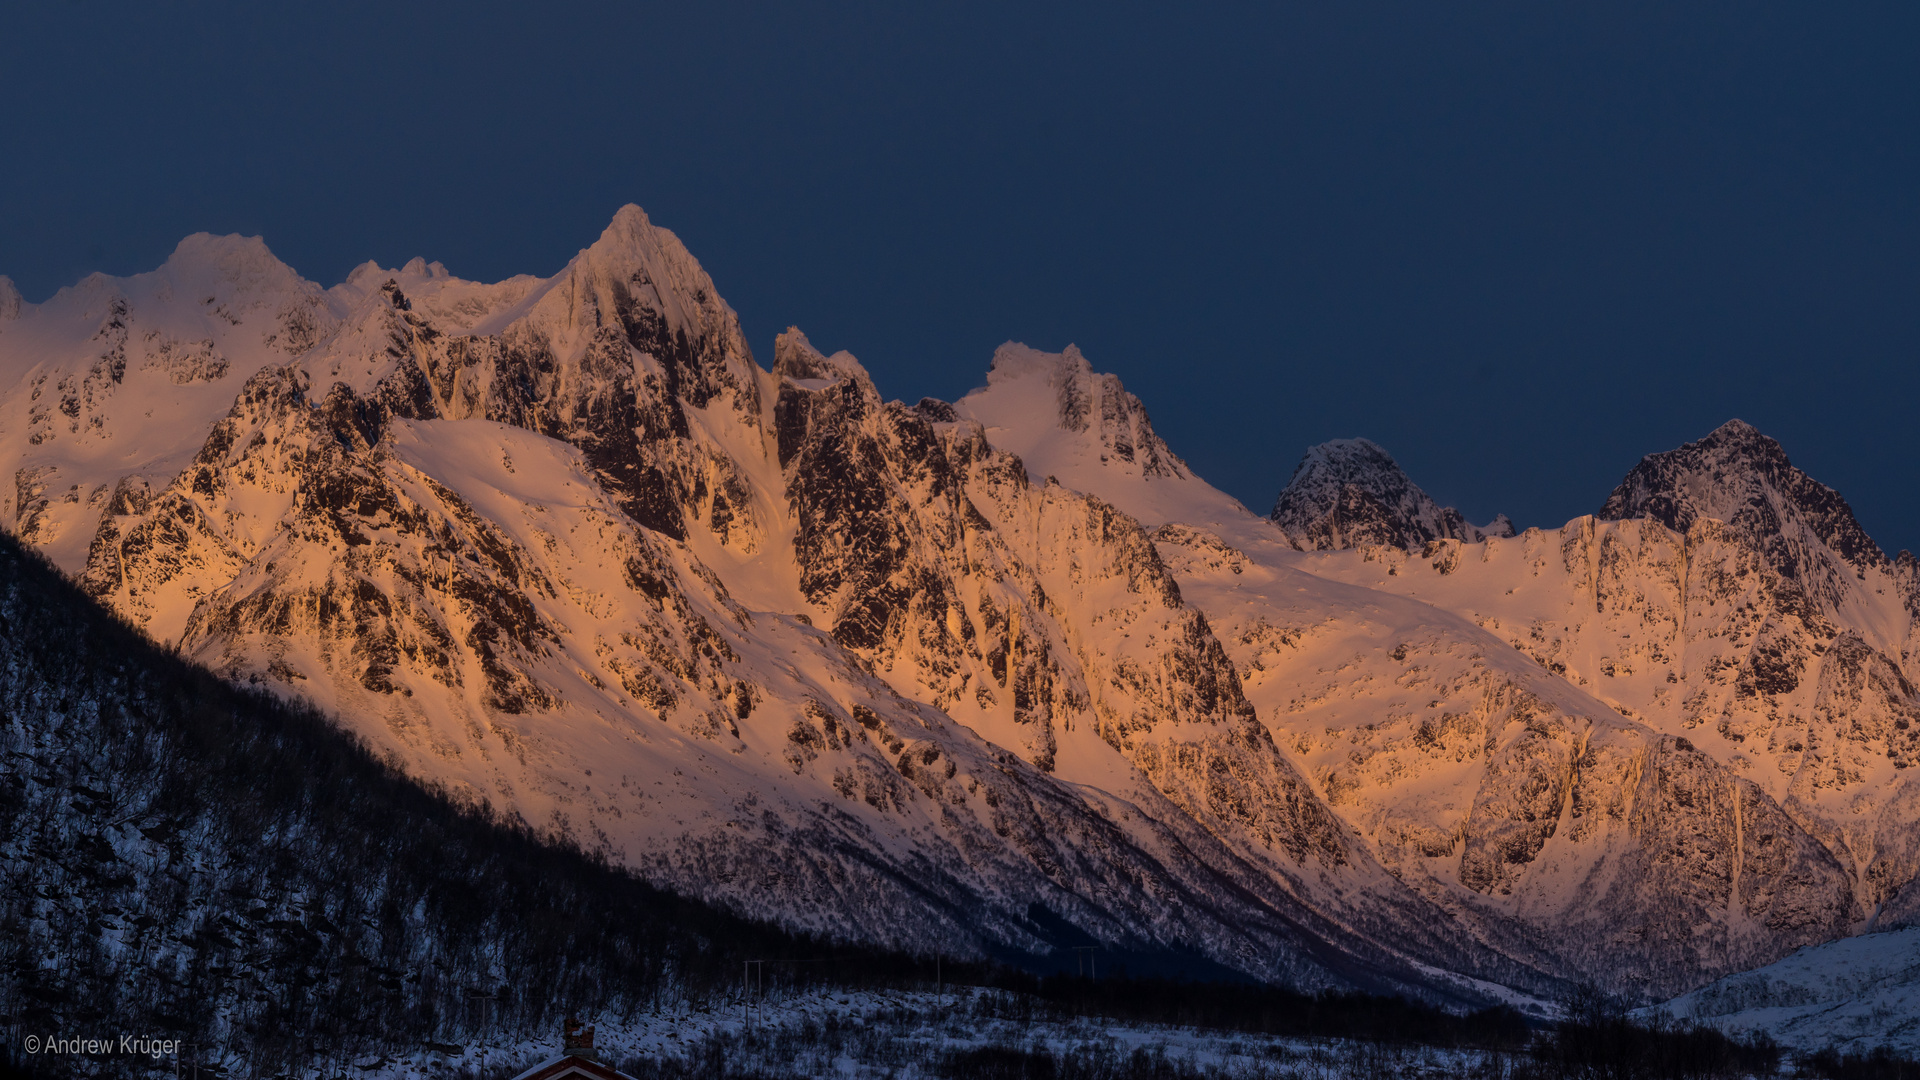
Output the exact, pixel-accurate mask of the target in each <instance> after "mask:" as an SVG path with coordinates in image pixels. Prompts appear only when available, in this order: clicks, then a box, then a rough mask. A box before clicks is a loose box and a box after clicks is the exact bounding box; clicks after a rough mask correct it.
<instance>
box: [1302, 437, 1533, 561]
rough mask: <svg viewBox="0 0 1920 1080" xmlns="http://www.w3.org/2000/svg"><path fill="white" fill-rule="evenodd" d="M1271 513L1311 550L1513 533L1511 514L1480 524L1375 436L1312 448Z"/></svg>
mask: <svg viewBox="0 0 1920 1080" xmlns="http://www.w3.org/2000/svg"><path fill="white" fill-rule="evenodd" d="M1268 517H1269V518H1270V519H1271V520H1272V521H1273V523H1274V524H1275V525H1278V526H1280V529H1281V531H1282V532H1284V533H1286V534H1287V537H1288V538H1289V539H1290V540H1292V541H1293V543H1294V545H1295V546H1297V547H1299V548H1301V549H1303V550H1306V551H1332V550H1337V549H1340V548H1352V547H1360V546H1362V545H1366V544H1386V545H1389V546H1392V547H1402V548H1408V549H1410V550H1418V549H1420V548H1422V547H1424V546H1426V544H1427V543H1428V542H1429V541H1432V540H1445V539H1453V540H1466V541H1469V542H1472V541H1479V540H1484V539H1486V538H1487V536H1489V535H1494V536H1511V535H1513V523H1512V522H1510V521H1508V520H1507V518H1506V516H1505V515H1504V514H1503V515H1501V516H1500V517H1499V518H1496V519H1495V520H1494V523H1493V524H1492V525H1489V526H1487V528H1485V529H1480V528H1477V527H1475V526H1473V525H1469V524H1468V523H1467V520H1466V518H1465V517H1463V516H1462V515H1461V513H1460V511H1458V510H1455V509H1454V508H1453V507H1451V506H1444V507H1443V506H1441V505H1440V504H1439V503H1437V502H1435V501H1433V497H1432V496H1430V495H1428V494H1427V493H1426V492H1424V491H1422V490H1420V487H1419V485H1417V484H1415V483H1414V482H1413V481H1412V479H1410V478H1409V477H1408V476H1407V474H1406V472H1405V471H1403V470H1402V469H1401V468H1400V465H1399V463H1397V462H1395V461H1394V460H1393V457H1392V455H1390V454H1388V453H1387V452H1386V451H1385V450H1383V449H1381V447H1380V445H1379V444H1378V443H1375V442H1373V441H1372V440H1371V439H1335V440H1333V441H1332V442H1325V443H1321V444H1320V445H1319V446H1316V447H1313V448H1312V449H1310V450H1308V451H1307V453H1306V456H1304V457H1302V458H1301V459H1300V464H1299V465H1298V466H1297V467H1296V468H1295V469H1294V470H1293V478H1292V479H1291V480H1289V481H1288V482H1287V487H1286V490H1284V491H1282V492H1281V493H1280V498H1279V499H1278V500H1277V501H1275V503H1274V506H1273V513H1272V514H1270V515H1268Z"/></svg>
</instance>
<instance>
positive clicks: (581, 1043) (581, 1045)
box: [560, 1016, 600, 1061]
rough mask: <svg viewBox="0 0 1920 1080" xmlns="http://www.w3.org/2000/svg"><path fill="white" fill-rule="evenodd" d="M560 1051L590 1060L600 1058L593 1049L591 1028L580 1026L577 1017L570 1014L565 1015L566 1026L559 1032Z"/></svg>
mask: <svg viewBox="0 0 1920 1080" xmlns="http://www.w3.org/2000/svg"><path fill="white" fill-rule="evenodd" d="M560 1051H561V1052H562V1053H564V1054H568V1055H570V1056H573V1057H583V1058H586V1059H588V1060H590V1061H599V1060H600V1055H599V1054H598V1053H595V1052H594V1049H593V1029H592V1028H591V1027H583V1026H581V1024H580V1021H579V1019H578V1018H576V1017H572V1016H569V1017H567V1020H566V1027H565V1028H564V1029H563V1030H562V1031H561V1033H560Z"/></svg>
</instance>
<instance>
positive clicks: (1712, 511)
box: [1599, 420, 1888, 578]
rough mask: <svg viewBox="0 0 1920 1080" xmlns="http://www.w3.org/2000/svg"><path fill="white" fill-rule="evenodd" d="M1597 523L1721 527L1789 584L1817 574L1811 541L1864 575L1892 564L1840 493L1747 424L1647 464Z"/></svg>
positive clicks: (1725, 427)
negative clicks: (1646, 521)
mask: <svg viewBox="0 0 1920 1080" xmlns="http://www.w3.org/2000/svg"><path fill="white" fill-rule="evenodd" d="M1599 517H1601V518H1602V519H1605V520H1618V519H1622V518H1652V519H1653V520H1655V521H1658V522H1660V523H1661V524H1663V525H1665V526H1666V527H1667V528H1669V529H1672V530H1674V531H1675V532H1686V531H1687V530H1688V529H1689V528H1691V527H1692V525H1693V523H1694V522H1695V521H1697V520H1699V519H1701V518H1713V519H1716V520H1719V521H1723V522H1725V523H1727V524H1728V525H1730V526H1732V527H1733V530H1734V532H1735V533H1737V534H1739V535H1741V536H1743V537H1745V538H1746V539H1747V540H1748V541H1749V542H1751V543H1753V544H1755V545H1756V546H1757V547H1759V549H1760V550H1761V551H1762V553H1763V554H1764V555H1765V557H1766V558H1767V561H1768V562H1769V563H1771V564H1772V565H1773V567H1774V569H1776V570H1778V571H1780V573H1782V574H1784V575H1785V576H1787V577H1789V578H1804V577H1806V576H1807V574H1808V573H1809V572H1810V571H1812V570H1813V569H1814V567H1813V565H1812V560H1814V558H1815V557H1814V555H1813V554H1812V553H1811V552H1812V549H1811V548H1809V547H1808V543H1809V542H1810V541H1816V542H1817V543H1818V544H1819V545H1820V546H1824V547H1826V548H1827V549H1829V550H1830V551H1832V552H1833V554H1834V555H1837V556H1838V557H1839V558H1840V559H1841V560H1843V561H1845V562H1846V563H1847V564H1848V565H1849V566H1851V567H1852V568H1853V569H1854V570H1855V571H1858V572H1865V571H1866V570H1867V569H1869V568H1871V567H1875V566H1880V567H1884V566H1886V565H1887V562H1888V561H1887V556H1886V554H1885V553H1884V552H1882V551H1881V550H1880V547H1879V545H1877V544H1875V543H1874V542H1873V540H1872V538H1871V537H1869V536H1867V533H1866V530H1864V529H1862V528H1861V527H1860V523H1859V522H1858V521H1857V520H1855V519H1854V516H1853V510H1852V508H1851V507H1849V506H1848V505H1847V500H1845V499H1843V498H1841V497H1840V493H1839V492H1837V491H1835V490H1833V489H1832V488H1830V487H1828V486H1827V485H1825V484H1822V483H1820V482H1819V481H1818V480H1815V479H1813V478H1812V477H1810V476H1808V475H1807V474H1806V473H1804V472H1801V471H1800V470H1799V469H1797V468H1795V467H1794V465H1793V463H1792V462H1790V461H1788V460H1787V453H1786V451H1785V450H1783V449H1781V447H1780V444H1779V443H1777V442H1775V441H1774V440H1772V439H1770V438H1768V437H1767V436H1765V435H1763V434H1761V433H1760V431H1759V430H1758V429H1757V428H1755V427H1754V426H1753V425H1752V424H1749V423H1747V422H1746V421H1744V420H1729V421H1727V422H1726V423H1724V424H1722V425H1720V426H1719V427H1718V428H1715V429H1714V430H1713V432H1712V434H1709V435H1708V436H1707V437H1706V438H1704V439H1701V440H1700V441H1698V442H1690V443H1687V444H1686V445H1684V446H1682V447H1680V448H1679V449H1676V450H1668V451H1666V452H1665V453H1660V454H1649V455H1647V456H1646V457H1644V458H1641V459H1640V463H1639V464H1638V465H1635V466H1634V467H1633V469H1632V470H1631V471H1629V472H1628V473H1627V475H1626V478H1625V479H1624V480H1622V481H1620V486H1619V487H1617V488H1615V489H1614V490H1613V494H1612V495H1611V496H1609V497H1608V498H1607V501H1606V505H1604V506H1602V507H1601V508H1600V512H1599Z"/></svg>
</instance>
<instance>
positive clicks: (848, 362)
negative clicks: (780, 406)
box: [773, 326, 873, 390]
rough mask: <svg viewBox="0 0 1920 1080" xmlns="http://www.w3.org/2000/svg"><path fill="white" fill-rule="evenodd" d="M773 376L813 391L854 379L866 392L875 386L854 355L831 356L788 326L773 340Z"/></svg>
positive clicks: (793, 327) (841, 353)
mask: <svg viewBox="0 0 1920 1080" xmlns="http://www.w3.org/2000/svg"><path fill="white" fill-rule="evenodd" d="M773 373H774V374H775V375H778V376H780V377H782V378H785V379H790V380H792V381H793V382H795V383H797V384H799V385H800V386H802V387H803V388H806V389H812V390H817V389H821V388H823V387H824V386H825V385H826V384H828V383H832V382H838V381H840V380H842V379H851V380H853V381H854V383H855V384H857V385H859V386H861V387H862V388H865V389H871V388H872V387H873V378H872V376H870V375H868V374H867V369H866V367H865V366H864V365H862V364H861V363H860V361H859V360H856V359H854V356H853V354H852V353H850V352H847V351H846V350H845V349H842V350H840V351H839V352H836V353H834V354H833V355H831V356H828V355H827V354H825V353H823V352H821V351H820V350H819V349H817V348H815V347H814V345H813V342H811V341H808V340H807V335H806V334H803V333H801V332H800V328H799V327H797V326H789V327H787V329H786V331H785V332H784V333H782V334H781V335H780V336H779V337H778V338H775V339H774V342H773Z"/></svg>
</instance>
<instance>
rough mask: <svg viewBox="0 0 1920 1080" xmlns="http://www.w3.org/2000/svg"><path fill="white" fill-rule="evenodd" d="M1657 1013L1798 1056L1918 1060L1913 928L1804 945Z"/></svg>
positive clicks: (1919, 966)
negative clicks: (1769, 1041)
mask: <svg viewBox="0 0 1920 1080" xmlns="http://www.w3.org/2000/svg"><path fill="white" fill-rule="evenodd" d="M1662 1008H1665V1009H1666V1010H1667V1011H1668V1012H1670V1013H1672V1014H1673V1015H1674V1016H1675V1017H1676V1018H1679V1019H1683V1020H1685V1019H1692V1020H1698V1021H1701V1022H1703V1023H1709V1024H1712V1025H1714V1026H1715V1027H1718V1028H1720V1029H1721V1030H1723V1031H1727V1032H1729V1033H1740V1032H1747V1031H1759V1030H1764V1031H1766V1032H1768V1033H1770V1034H1771V1035H1772V1036H1773V1037H1774V1038H1775V1039H1777V1040H1779V1041H1780V1042H1781V1043H1783V1044H1785V1045H1787V1046H1792V1047H1796V1048H1800V1049H1815V1048H1818V1047H1823V1046H1828V1045H1833V1046H1836V1047H1838V1048H1840V1049H1841V1050H1844V1051H1847V1052H1851V1053H1863V1052H1866V1051H1870V1050H1873V1049H1875V1048H1877V1047H1881V1046H1885V1047H1887V1048H1888V1049H1890V1050H1893V1051H1896V1052H1899V1053H1903V1054H1908V1055H1920V927H1909V928H1907V929H1905V930H1894V931H1890V932H1887V933H1881V934H1862V935H1860V936H1859V937H1850V938H1843V939H1841V940H1839V941H1833V942H1828V943H1827V944H1825V945H1813V946H1809V947H1807V948H1804V949H1801V950H1799V951H1798V952H1795V953H1793V954H1792V955H1790V956H1787V957H1786V958H1784V959H1782V960H1779V961H1777V962H1775V963H1772V964H1769V965H1767V966H1766V967H1763V968H1758V969H1756V970H1754V971H1746V972H1742V973H1740V974H1738V975H1729V976H1727V977H1726V978H1724V979H1721V980H1719V981H1718V982H1715V983H1711V984H1709V985H1707V986H1703V987H1701V988H1700V989H1698V990H1695V991H1692V992H1691V993H1687V994H1682V995H1681V996H1679V997H1677V998H1674V999H1673V1000H1672V1001H1670V1002H1668V1003H1667V1004H1666V1005H1664V1006H1662Z"/></svg>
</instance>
